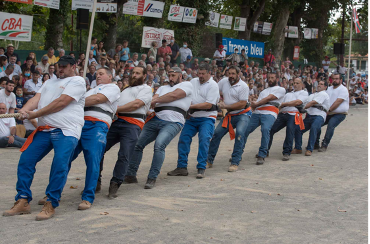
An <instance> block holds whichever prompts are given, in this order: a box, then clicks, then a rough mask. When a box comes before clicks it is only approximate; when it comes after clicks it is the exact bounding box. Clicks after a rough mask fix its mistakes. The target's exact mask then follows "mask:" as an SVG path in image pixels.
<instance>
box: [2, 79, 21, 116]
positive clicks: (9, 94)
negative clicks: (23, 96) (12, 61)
mask: <svg viewBox="0 0 370 244" xmlns="http://www.w3.org/2000/svg"><path fill="white" fill-rule="evenodd" d="M2 79H6V85H5V89H2V90H1V91H0V103H5V104H6V108H7V111H6V113H10V114H12V113H14V109H15V108H16V105H17V104H16V100H15V94H14V93H13V91H14V82H13V81H12V80H9V79H8V78H7V77H4V78H2ZM0 80H1V79H0Z"/></svg>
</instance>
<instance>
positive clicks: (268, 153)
mask: <svg viewBox="0 0 370 244" xmlns="http://www.w3.org/2000/svg"><path fill="white" fill-rule="evenodd" d="M268 156H270V152H267V155H266V157H268ZM258 157H259V156H258V153H257V154H256V158H258Z"/></svg>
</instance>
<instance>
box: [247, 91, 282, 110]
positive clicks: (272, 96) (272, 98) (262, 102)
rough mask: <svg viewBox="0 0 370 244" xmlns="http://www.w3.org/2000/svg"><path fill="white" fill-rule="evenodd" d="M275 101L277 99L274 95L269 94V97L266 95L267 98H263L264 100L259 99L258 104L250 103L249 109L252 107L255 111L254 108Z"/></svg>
mask: <svg viewBox="0 0 370 244" xmlns="http://www.w3.org/2000/svg"><path fill="white" fill-rule="evenodd" d="M276 99H278V98H277V97H276V96H275V95H273V94H270V95H268V96H267V97H265V98H263V99H261V101H259V102H252V103H251V107H252V108H253V109H255V108H257V107H259V106H261V105H264V104H266V103H268V102H270V101H273V100H276Z"/></svg>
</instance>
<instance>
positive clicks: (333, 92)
mask: <svg viewBox="0 0 370 244" xmlns="http://www.w3.org/2000/svg"><path fill="white" fill-rule="evenodd" d="M326 92H327V93H328V95H329V97H330V107H331V105H333V103H334V102H335V101H336V100H337V99H338V98H340V99H343V100H344V101H343V102H342V103H341V104H340V105H339V106H338V107H337V108H336V109H335V110H334V111H331V113H347V112H348V110H349V94H348V90H347V88H346V87H345V86H343V85H342V84H341V85H339V86H338V87H337V88H336V89H334V86H330V87H329V88H328V90H327V91H326Z"/></svg>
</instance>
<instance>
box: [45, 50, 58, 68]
mask: <svg viewBox="0 0 370 244" xmlns="http://www.w3.org/2000/svg"><path fill="white" fill-rule="evenodd" d="M44 56H46V57H48V58H49V59H48V63H49V64H55V63H56V62H57V58H56V57H55V55H54V48H52V47H50V48H49V49H48V52H47V53H46V54H45V55H44ZM44 56H43V57H44Z"/></svg>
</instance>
